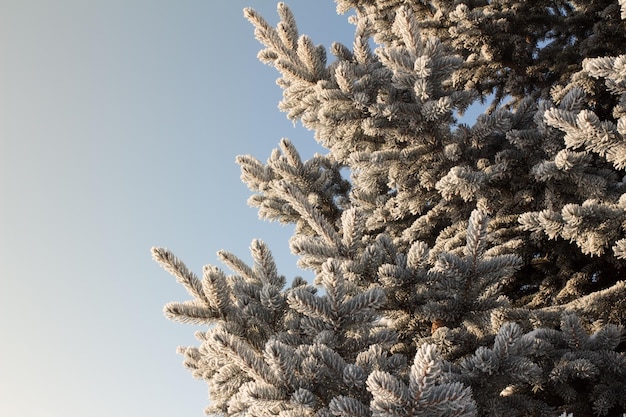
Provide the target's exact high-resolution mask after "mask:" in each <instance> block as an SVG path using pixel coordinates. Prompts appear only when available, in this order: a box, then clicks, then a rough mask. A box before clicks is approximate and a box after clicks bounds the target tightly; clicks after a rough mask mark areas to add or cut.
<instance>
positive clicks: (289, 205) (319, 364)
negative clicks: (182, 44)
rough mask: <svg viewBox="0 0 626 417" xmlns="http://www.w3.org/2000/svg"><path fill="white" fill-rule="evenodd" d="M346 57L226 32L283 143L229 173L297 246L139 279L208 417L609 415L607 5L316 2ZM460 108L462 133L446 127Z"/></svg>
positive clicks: (305, 44) (624, 243)
mask: <svg viewBox="0 0 626 417" xmlns="http://www.w3.org/2000/svg"><path fill="white" fill-rule="evenodd" d="M337 10H338V12H340V13H344V12H347V13H349V14H351V17H350V21H351V22H352V23H353V24H354V25H355V40H354V44H353V45H352V48H349V47H347V46H344V45H342V44H338V43H336V44H333V45H332V46H331V48H330V51H331V53H332V54H333V56H334V58H333V59H331V60H330V63H328V61H327V56H326V49H325V48H324V47H322V46H315V45H314V43H313V42H312V40H311V39H310V38H309V37H307V36H305V35H303V36H300V35H299V34H298V31H297V27H296V23H295V19H294V16H293V15H292V13H291V12H290V10H289V9H288V7H287V6H286V5H284V4H282V3H281V4H279V6H278V13H279V15H280V23H278V25H277V26H276V27H273V26H271V25H269V24H268V23H267V22H266V21H265V20H264V19H263V18H262V17H261V16H259V15H258V14H257V13H256V12H255V11H253V10H251V9H246V11H245V15H246V17H247V18H248V19H249V20H250V21H251V22H252V24H253V25H254V27H255V34H256V37H257V39H258V40H259V41H260V42H261V43H262V44H263V46H264V48H265V49H263V50H262V51H261V52H260V53H259V58H260V60H261V61H262V62H264V63H267V64H270V65H272V66H274V67H275V68H276V69H277V70H278V71H279V72H280V75H281V78H280V79H279V81H278V83H279V85H280V86H281V87H282V89H283V90H284V95H283V100H282V102H281V103H280V108H281V109H282V110H283V111H285V112H286V113H287V115H288V117H289V118H290V119H292V120H294V121H300V122H301V123H302V124H303V125H304V126H305V127H306V128H308V129H311V130H313V131H314V132H315V138H316V140H317V141H318V142H319V143H320V144H322V145H323V146H324V147H325V148H326V149H327V153H326V154H324V155H316V156H314V157H313V158H311V159H310V160H307V161H303V160H302V159H301V158H300V156H299V154H298V152H297V150H296V149H295V147H294V145H293V144H292V143H290V142H289V141H288V140H282V141H281V142H280V148H279V149H277V150H275V151H274V152H273V153H272V155H271V157H270V159H269V160H268V161H267V162H266V163H262V162H260V161H258V160H257V159H255V158H254V157H252V156H249V155H246V156H240V157H238V163H239V164H240V165H241V169H242V180H243V181H244V182H245V183H246V184H247V185H248V186H249V187H250V189H251V190H252V191H253V192H254V195H253V196H252V197H251V198H250V200H249V203H250V204H251V205H252V206H255V207H258V209H259V214H260V216H261V217H262V218H265V219H268V220H275V221H280V222H282V223H289V224H295V226H296V227H295V232H294V235H293V237H292V239H291V241H290V247H291V250H292V251H293V252H294V253H295V254H297V255H298V256H299V266H300V267H301V268H303V269H307V270H311V271H313V272H314V273H315V276H316V278H315V282H314V283H308V282H306V281H305V280H303V279H301V278H295V279H293V280H292V281H291V282H290V284H289V285H287V280H286V279H285V277H283V276H281V275H279V274H278V272H277V270H276V266H275V264H274V261H273V259H272V256H271V254H270V251H269V250H268V248H267V247H266V246H265V245H264V244H263V243H262V242H261V241H254V242H253V243H252V246H251V250H252V257H253V259H254V265H252V266H249V265H247V264H245V263H244V262H243V261H241V260H240V259H239V258H237V257H236V256H235V255H233V254H231V253H228V252H220V254H219V256H220V259H221V260H222V261H223V262H224V263H225V264H226V265H227V266H228V267H229V268H230V269H231V270H232V271H233V272H234V275H229V276H227V275H226V274H225V273H224V272H222V270H220V269H218V268H216V267H214V266H206V267H205V268H204V270H203V276H202V278H198V277H196V276H195V275H194V274H193V273H192V272H190V271H189V270H187V268H186V267H185V266H184V265H183V264H182V263H181V262H180V261H179V260H178V259H177V258H176V257H175V256H174V255H173V254H172V253H170V252H169V251H168V250H166V249H160V248H155V249H153V255H154V257H155V259H156V260H157V261H158V262H159V263H160V264H161V265H163V266H164V267H165V268H166V269H167V270H168V271H169V272H171V273H172V274H173V275H174V276H175V277H176V278H177V279H178V280H179V281H180V282H181V283H182V284H183V285H184V286H185V287H186V288H187V289H188V291H189V293H190V294H191V295H192V297H193V299H192V300H191V301H187V302H183V303H170V304H168V305H167V306H166V310H165V311H166V315H167V316H168V317H169V318H171V319H174V320H178V321H182V322H191V323H200V324H207V325H209V326H208V327H207V331H206V332H201V333H198V334H197V338H198V339H199V341H200V346H199V347H189V348H184V349H181V351H180V353H182V354H183V355H184V357H185V365H186V366H187V367H188V368H189V369H190V370H191V371H192V373H193V375H194V376H195V377H197V378H200V379H203V380H205V381H206V382H207V383H208V385H209V390H210V405H209V407H208V408H207V413H209V414H215V415H226V416H242V417H243V416H259V417H261V416H263V417H264V416H281V417H289V416H293V417H296V416H316V417H330V416H340V417H357V416H375V417H391V416H394V417H395V416H398V417H400V416H505V415H506V416H558V415H563V416H565V415H568V414H569V413H572V414H573V415H575V416H593V415H595V416H617V415H621V414H622V412H624V410H625V409H626V356H625V354H624V351H625V350H626V345H625V343H624V327H623V325H624V322H625V320H626V284H625V282H624V275H626V176H625V174H626V23H625V21H624V20H623V19H622V18H623V17H624V18H626V2H625V1H623V0H620V1H619V2H618V1H617V0H612V1H610V0H585V1H563V0H553V1H547V0H536V1H520V0H517V1H514V0H491V1H489V0H482V1H481V0H467V1H465V2H461V1H453V0H434V1H418V0H337ZM477 102H483V103H486V105H485V106H484V108H485V109H486V111H485V113H484V114H482V115H480V116H479V117H478V118H477V120H476V121H475V123H473V125H471V126H469V125H465V124H461V123H459V122H458V118H459V115H461V114H463V112H464V111H465V110H467V108H468V107H469V106H470V105H472V104H474V103H477Z"/></svg>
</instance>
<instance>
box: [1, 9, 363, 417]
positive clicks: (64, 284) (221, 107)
mask: <svg viewBox="0 0 626 417" xmlns="http://www.w3.org/2000/svg"><path fill="white" fill-rule="evenodd" d="M290 3H291V5H292V6H293V10H294V13H295V14H296V18H297V20H298V22H299V27H300V32H301V33H307V34H310V35H311V36H312V38H313V41H314V42H315V43H322V44H324V45H326V46H330V44H331V42H332V41H335V40H338V41H341V42H343V43H346V44H348V45H350V44H351V42H352V34H353V26H352V25H350V24H348V23H347V21H346V20H347V16H337V15H336V14H335V6H334V3H333V2H332V1H331V0H308V1H305V0H292V1H291V2H290ZM246 6H252V7H254V8H256V9H257V10H259V11H260V12H261V13H262V14H263V15H264V16H265V17H266V19H268V20H269V21H270V22H272V23H276V20H277V17H276V12H275V8H276V3H275V2H274V1H266V0H246V1H241V0H223V1H219V2H218V1H213V0H167V1H166V0H0V416H2V417H4V416H6V417H113V416H115V417H142V416H149V417H166V416H168V417H169V416H177V417H186V416H187V417H194V416H198V417H199V416H202V415H203V412H202V411H203V409H204V407H205V406H206V404H207V402H208V399H207V390H206V386H205V384H204V383H203V382H199V381H195V380H193V379H192V378H191V376H190V374H189V373H188V371H187V370H185V369H184V368H183V367H182V364H181V362H182V358H181V357H180V356H178V355H176V354H175V348H176V346H177V345H195V344H196V340H195V339H194V337H193V333H194V331H195V330H196V328H195V327H194V326H188V325H181V324H177V323H172V322H168V321H167V320H166V319H165V318H164V317H163V315H162V308H163V305H164V304H165V303H167V302H169V301H184V300H187V299H188V298H189V297H188V295H187V294H186V292H185V291H184V290H183V288H182V287H181V286H179V285H178V284H177V283H176V282H175V281H174V278H173V277H171V276H170V275H169V274H167V273H166V272H165V271H163V270H162V269H161V268H160V267H159V266H158V265H157V264H156V263H154V262H153V261H152V260H151V256H150V247H152V246H167V247H169V248H170V249H172V250H173V251H174V252H175V253H176V254H177V255H178V256H179V257H180V258H182V259H183V260H184V261H185V262H186V263H187V265H188V266H189V267H190V268H191V269H193V270H194V271H196V272H197V273H200V271H201V268H202V265H203V264H205V263H214V264H216V263H217V260H216V256H215V253H216V252H217V251H218V250H219V249H222V248H223V249H227V250H229V251H231V252H233V253H235V254H237V255H239V256H240V257H242V258H244V259H246V260H249V259H250V257H249V254H248V253H249V251H248V246H249V244H250V241H251V240H252V239H254V238H261V239H263V240H265V241H266V242H267V243H268V244H269V245H270V247H271V248H272V249H273V251H274V254H275V256H276V258H277V262H278V266H279V269H280V272H281V273H282V274H284V275H286V276H287V277H288V278H289V279H291V278H293V277H294V276H295V275H298V274H301V275H304V276H305V277H307V278H311V277H310V275H307V274H306V273H302V271H298V270H297V268H296V267H295V262H296V259H295V258H294V257H293V256H291V255H290V254H289V249H288V243H287V241H288V238H289V236H290V235H291V229H290V228H288V227H283V226H281V225H279V224H276V223H266V222H261V221H259V220H257V216H256V210H255V209H252V208H249V207H247V205H246V200H247V198H248V197H249V195H250V192H249V191H248V189H247V188H246V186H245V185H243V184H242V183H241V182H240V180H239V175H240V174H239V167H238V166H237V165H236V164H235V163H234V159H235V156H236V155H238V154H244V153H250V154H253V155H255V156H256V157H258V158H259V159H261V160H263V161H264V160H266V159H267V157H268V156H269V154H270V152H271V150H272V149H273V148H274V147H276V146H277V144H278V142H279V140H280V138H281V137H288V138H290V139H292V140H293V142H294V143H295V144H296V146H297V147H298V149H300V151H301V153H302V154H303V155H304V156H306V157H310V156H311V155H312V154H313V153H314V152H316V151H320V149H319V148H318V147H317V146H316V145H315V144H314V141H313V139H312V137H313V134H312V132H308V131H306V130H304V129H302V128H301V127H294V126H293V124H292V123H291V122H290V121H288V120H287V119H286V117H285V115H284V114H283V113H280V112H279V111H278V110H277V108H276V105H277V103H278V101H279V100H280V97H281V93H282V92H281V90H280V89H279V88H278V87H277V86H276V85H275V80H276V78H277V77H278V74H277V72H276V71H275V70H274V69H273V68H270V67H267V66H264V65H262V64H261V63H259V62H258V61H257V59H256V54H257V52H258V51H259V49H260V48H261V46H260V44H259V43H258V42H257V41H256V40H255V39H254V36H253V28H252V26H251V25H250V24H249V23H248V22H247V21H246V20H245V19H244V18H243V16H242V9H243V7H246ZM329 58H330V56H329Z"/></svg>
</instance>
